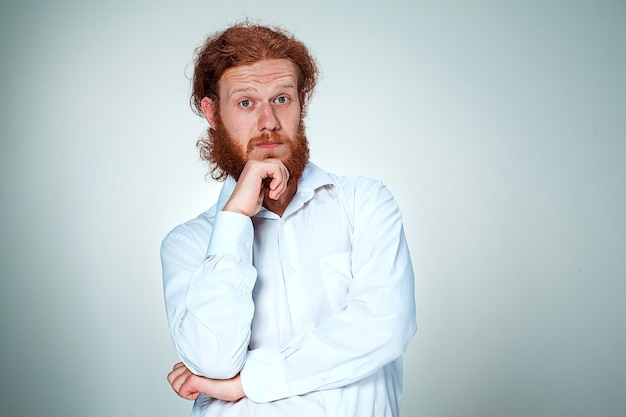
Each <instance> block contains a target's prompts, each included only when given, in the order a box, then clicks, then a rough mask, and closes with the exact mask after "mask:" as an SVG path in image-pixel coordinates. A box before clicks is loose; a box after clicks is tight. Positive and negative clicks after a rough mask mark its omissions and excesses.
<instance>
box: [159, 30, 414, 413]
mask: <svg viewBox="0 0 626 417" xmlns="http://www.w3.org/2000/svg"><path fill="white" fill-rule="evenodd" d="M316 78H317V67H316V64H315V62H314V60H313V59H312V57H311V56H310V54H309V52H308V50H307V48H306V47H305V46H304V45H303V44H302V43H301V42H299V41H297V40H296V39H294V38H293V37H292V36H291V35H290V34H287V33H286V32H284V31H282V30H281V29H277V28H268V27H264V26H258V25H254V24H250V23H243V24H237V25H234V26H232V27H230V28H228V29H226V30H225V31H223V32H220V33H217V34H214V35H212V36H209V37H208V38H207V40H206V42H205V43H204V45H203V46H202V47H201V48H199V50H198V51H197V56H196V60H195V72H194V77H193V92H192V103H193V105H194V107H195V109H196V111H197V112H198V113H199V114H202V115H204V117H206V119H207V121H208V123H209V126H210V127H209V130H208V136H207V137H206V138H205V139H201V140H200V141H199V142H198V147H199V149H200V154H201V156H202V158H203V159H205V160H207V161H209V162H210V164H211V173H212V176H213V178H215V179H219V180H225V182H224V185H223V188H222V191H221V194H220V196H219V198H218V201H217V204H216V205H215V206H213V207H212V208H211V209H209V210H208V211H206V212H205V213H203V214H201V215H200V216H198V217H197V218H196V219H194V220H191V221H188V222H187V223H184V224H182V225H180V226H178V227H176V228H175V229H174V230H172V231H171V232H170V233H169V234H168V236H167V237H166V238H165V240H164V241H163V245H162V248H161V259H162V265H163V281H164V293H165V303H166V310H167V318H168V322H169V328H170V333H171V336H172V340H173V342H174V345H175V348H176V351H177V352H178V354H179V356H180V358H181V360H182V362H180V363H177V364H176V365H174V369H173V370H172V372H171V373H170V374H169V375H168V381H169V382H170V384H171V385H172V388H173V389H174V390H175V391H176V392H177V393H178V394H179V395H180V396H181V397H183V398H186V399H190V400H195V403H194V407H193V411H192V416H221V417H228V416H271V417H279V416H290V417H293V416H297V417H318V416H355V417H366V416H371V417H386V416H398V415H399V406H400V397H401V392H402V362H401V360H402V359H401V355H402V354H403V352H404V351H405V349H406V347H407V345H408V343H409V341H410V340H411V338H412V337H413V335H414V333H415V329H416V324H415V304H414V292H413V271H412V267H411V260H410V257H409V252H408V249H407V244H406V241H405V237H404V231H403V227H402V219H401V214H400V211H399V209H398V207H397V205H396V203H395V201H394V199H393V197H392V196H391V194H390V193H389V191H388V190H387V189H386V188H385V187H384V186H383V185H382V184H381V183H380V182H379V181H375V180H372V179H368V178H362V177H358V178H347V177H340V176H336V175H333V174H330V173H327V172H325V171H323V170H322V169H320V168H319V167H317V166H316V165H314V164H313V163H311V162H309V158H308V156H309V150H308V144H307V139H306V136H305V133H304V123H303V118H304V115H305V110H306V105H307V103H308V100H309V99H310V97H311V94H312V92H313V89H314V87H315V84H316Z"/></svg>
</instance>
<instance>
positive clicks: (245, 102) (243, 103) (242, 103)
mask: <svg viewBox="0 0 626 417" xmlns="http://www.w3.org/2000/svg"><path fill="white" fill-rule="evenodd" d="M239 105H240V106H241V107H250V106H252V100H247V99H246V100H241V101H240V102H239Z"/></svg>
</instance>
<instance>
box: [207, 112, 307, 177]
mask: <svg viewBox="0 0 626 417" xmlns="http://www.w3.org/2000/svg"><path fill="white" fill-rule="evenodd" d="M268 139H271V140H274V141H276V142H282V143H283V144H284V146H286V147H287V148H288V150H289V156H288V157H287V159H286V160H283V161H282V162H283V164H285V167H286V168H287V170H288V171H289V182H290V183H292V182H294V181H298V180H299V179H300V177H302V173H303V172H304V168H305V167H306V164H307V162H308V161H309V145H308V141H307V138H306V135H305V133H304V122H303V121H302V120H300V124H299V126H298V132H297V133H296V137H295V138H293V139H292V138H290V137H287V136H284V135H280V134H278V133H274V132H271V133H263V134H261V135H259V136H255V137H253V138H251V139H250V140H249V141H248V146H247V149H245V150H244V149H243V147H242V146H241V145H239V143H238V142H237V141H235V140H234V139H233V138H232V137H231V136H230V133H228V131H227V130H226V127H225V126H224V124H223V123H222V119H221V118H220V117H219V115H217V117H216V120H215V126H213V127H210V128H209V130H208V137H207V138H203V139H200V140H199V141H198V143H197V145H198V148H199V150H200V157H201V158H202V159H204V160H206V161H208V162H209V163H210V164H211V176H212V177H213V178H214V179H216V180H218V181H219V180H224V179H225V178H226V176H227V175H230V176H231V177H233V178H234V179H235V180H239V176H240V175H241V172H242V171H243V168H244V166H245V165H246V162H247V161H248V160H249V159H250V153H251V151H252V150H253V149H254V145H255V144H257V143H261V142H265V141H267V140H268ZM267 157H268V158H271V157H273V155H272V154H271V153H269V154H268V155H267Z"/></svg>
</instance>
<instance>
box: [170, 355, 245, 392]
mask: <svg viewBox="0 0 626 417" xmlns="http://www.w3.org/2000/svg"><path fill="white" fill-rule="evenodd" d="M167 380H168V382H169V383H170V385H171V386H172V389H173V390H174V391H175V392H176V393H177V394H178V395H179V396H181V397H182V398H184V399H186V400H195V399H196V398H198V395H200V393H203V394H206V395H208V396H209V397H212V398H216V399H218V400H223V401H237V400H239V399H241V398H243V397H245V396H246V394H245V393H244V392H243V386H242V385H241V377H240V376H239V374H237V376H235V377H234V378H231V379H211V378H205V377H202V376H198V375H195V374H193V373H192V372H191V371H190V370H189V369H187V367H186V366H185V364H183V363H182V362H178V363H177V364H175V365H174V369H172V372H170V373H169V374H168V375H167Z"/></svg>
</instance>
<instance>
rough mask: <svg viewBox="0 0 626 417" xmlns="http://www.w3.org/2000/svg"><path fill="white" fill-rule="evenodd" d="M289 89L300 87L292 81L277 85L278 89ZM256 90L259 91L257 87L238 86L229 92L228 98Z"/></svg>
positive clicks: (296, 89)
mask: <svg viewBox="0 0 626 417" xmlns="http://www.w3.org/2000/svg"><path fill="white" fill-rule="evenodd" d="M287 89H292V90H295V91H298V87H297V86H296V85H295V84H292V83H285V84H279V85H278V86H276V90H287ZM256 91H258V90H257V88H255V87H242V88H236V89H234V90H232V91H231V92H230V93H229V94H228V98H231V97H232V96H234V95H235V94H239V93H249V92H256Z"/></svg>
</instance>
